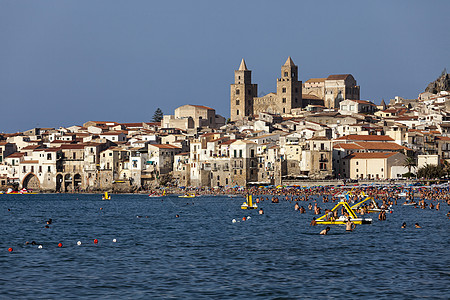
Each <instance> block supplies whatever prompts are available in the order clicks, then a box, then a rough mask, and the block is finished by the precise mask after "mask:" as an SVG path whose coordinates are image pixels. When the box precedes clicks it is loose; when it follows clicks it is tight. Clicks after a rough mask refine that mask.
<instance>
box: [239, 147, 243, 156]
mask: <svg viewBox="0 0 450 300" xmlns="http://www.w3.org/2000/svg"><path fill="white" fill-rule="evenodd" d="M239 157H242V149H240V150H239Z"/></svg>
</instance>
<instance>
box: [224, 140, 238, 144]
mask: <svg viewBox="0 0 450 300" xmlns="http://www.w3.org/2000/svg"><path fill="white" fill-rule="evenodd" d="M236 141H237V140H228V141H226V142H223V143H222V144H221V145H229V144H232V143H234V142H236Z"/></svg>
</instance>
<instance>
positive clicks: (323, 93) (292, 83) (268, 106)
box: [230, 57, 360, 121]
mask: <svg viewBox="0 0 450 300" xmlns="http://www.w3.org/2000/svg"><path fill="white" fill-rule="evenodd" d="M359 97H360V92H359V86H358V85H357V83H356V80H355V78H354V77H353V76H352V75H351V74H343V75H330V76H328V77H327V78H312V79H309V80H308V81H306V82H305V84H302V82H301V81H299V80H298V66H296V65H295V64H294V62H293V60H292V59H291V57H288V59H287V60H286V63H285V64H284V65H283V66H281V77H280V78H277V91H276V93H269V94H267V95H265V96H262V97H258V85H257V84H254V83H252V71H251V70H249V69H248V68H247V66H246V64H245V61H244V59H242V61H241V64H240V66H239V69H238V70H236V71H234V83H233V84H231V86H230V118H231V121H237V120H242V119H244V118H246V117H253V116H254V115H258V114H259V113H261V112H267V113H271V114H279V115H283V114H291V111H292V109H295V108H305V107H306V106H307V105H309V104H319V105H324V106H325V107H326V108H331V109H334V108H337V109H338V108H339V103H340V102H341V101H343V100H346V99H350V100H359Z"/></svg>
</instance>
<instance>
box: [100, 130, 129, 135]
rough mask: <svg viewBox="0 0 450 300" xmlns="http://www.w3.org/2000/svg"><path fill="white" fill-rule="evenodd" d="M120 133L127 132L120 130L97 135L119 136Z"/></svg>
mask: <svg viewBox="0 0 450 300" xmlns="http://www.w3.org/2000/svg"><path fill="white" fill-rule="evenodd" d="M121 133H123V134H127V133H128V132H127V131H123V130H120V131H109V132H103V133H99V135H119V134H121Z"/></svg>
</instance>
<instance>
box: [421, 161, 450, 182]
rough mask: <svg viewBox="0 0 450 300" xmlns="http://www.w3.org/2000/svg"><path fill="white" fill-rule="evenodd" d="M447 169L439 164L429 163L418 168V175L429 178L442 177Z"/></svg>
mask: <svg viewBox="0 0 450 300" xmlns="http://www.w3.org/2000/svg"><path fill="white" fill-rule="evenodd" d="M444 174H445V171H444V169H443V168H442V167H441V166H437V165H428V164H426V165H425V166H423V167H421V168H419V170H417V177H419V178H427V179H433V178H441V177H442V176H444Z"/></svg>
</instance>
